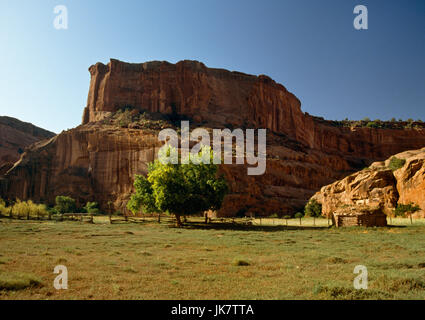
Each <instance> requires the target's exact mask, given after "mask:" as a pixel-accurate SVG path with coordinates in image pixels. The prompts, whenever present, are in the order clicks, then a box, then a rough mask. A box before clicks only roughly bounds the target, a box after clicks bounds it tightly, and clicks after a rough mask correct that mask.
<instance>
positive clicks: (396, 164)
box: [389, 157, 406, 171]
mask: <svg viewBox="0 0 425 320" xmlns="http://www.w3.org/2000/svg"><path fill="white" fill-rule="evenodd" d="M405 163H406V160H405V159H399V158H397V157H392V158H391V160H390V164H389V167H390V169H391V170H392V171H396V170H398V169H400V168H402V167H403V166H404V164H405Z"/></svg>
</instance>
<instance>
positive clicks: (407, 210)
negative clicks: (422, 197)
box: [394, 202, 421, 224]
mask: <svg viewBox="0 0 425 320" xmlns="http://www.w3.org/2000/svg"><path fill="white" fill-rule="evenodd" d="M420 210H421V207H419V206H418V205H416V204H414V203H413V202H411V203H409V204H401V203H399V204H397V208H395V209H394V215H395V216H396V217H399V216H405V215H406V214H408V215H409V217H410V223H411V224H413V220H412V214H413V213H415V212H417V211H420Z"/></svg>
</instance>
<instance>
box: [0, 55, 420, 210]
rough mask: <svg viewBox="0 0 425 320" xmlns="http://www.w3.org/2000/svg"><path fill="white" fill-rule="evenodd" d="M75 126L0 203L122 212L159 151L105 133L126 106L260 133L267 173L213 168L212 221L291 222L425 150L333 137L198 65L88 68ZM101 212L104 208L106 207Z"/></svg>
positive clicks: (258, 84) (13, 178)
mask: <svg viewBox="0 0 425 320" xmlns="http://www.w3.org/2000/svg"><path fill="white" fill-rule="evenodd" d="M89 70H90V73H91V77H92V78H91V83H90V90H89V94H88V101H87V107H86V108H85V110H84V115H83V125H81V126H79V127H77V128H75V129H72V130H69V131H66V132H63V133H61V134H60V135H58V136H57V137H55V138H53V139H51V140H50V141H49V142H43V143H40V144H37V145H34V146H33V147H32V148H31V149H30V150H28V151H27V152H26V153H25V154H24V155H23V157H22V158H21V160H20V161H19V162H17V163H16V164H15V166H14V167H13V169H12V170H10V171H9V172H8V174H7V175H6V180H4V181H3V183H2V184H1V189H0V195H1V196H3V197H6V198H9V199H13V198H16V197H18V198H21V199H27V198H31V199H33V200H35V201H48V202H50V203H52V202H53V200H54V197H55V196H56V195H70V196H73V197H74V198H77V199H78V200H79V202H80V203H83V204H84V202H86V201H98V202H99V203H100V204H101V207H102V208H103V209H105V210H121V211H123V210H125V205H126V201H127V200H128V199H129V196H130V192H131V190H132V183H133V179H134V174H143V173H145V172H146V164H147V162H149V161H152V160H153V159H154V156H155V155H156V153H157V149H158V148H159V146H160V144H158V141H157V134H158V131H157V130H156V131H155V130H146V129H147V128H146V127H144V126H143V125H133V124H130V125H123V126H122V125H121V126H116V125H113V124H111V122H110V121H111V119H110V117H111V116H112V115H113V114H114V112H116V111H117V110H120V109H121V108H123V107H125V106H131V107H132V108H135V110H133V111H134V112H135V113H137V112H138V111H141V110H147V111H149V112H156V113H158V112H159V113H161V114H163V115H168V118H170V119H177V118H178V117H179V116H185V117H189V118H191V119H192V122H191V126H192V124H193V126H195V125H202V126H204V127H210V128H211V127H212V128H222V127H230V128H237V127H241V128H267V129H269V131H268V137H267V143H268V146H267V170H266V173H265V175H263V176H247V174H246V172H247V171H246V167H244V166H239V165H230V166H227V165H223V166H222V167H221V171H222V172H223V173H224V174H225V175H226V177H227V179H228V181H229V184H230V187H231V193H230V194H229V195H228V196H227V197H226V198H225V203H224V206H223V208H222V210H221V211H220V213H219V214H220V215H235V214H236V213H238V212H239V213H243V212H255V213H257V214H264V215H266V214H273V213H282V214H283V213H285V214H287V213H293V212H294V211H296V210H299V209H300V208H301V207H303V205H304V204H305V202H306V201H307V200H308V199H309V198H310V197H311V196H312V195H313V194H314V193H315V192H316V191H317V190H319V189H320V188H321V187H322V186H323V185H327V184H329V183H331V182H334V181H336V180H338V179H341V178H343V177H344V176H346V175H348V174H350V173H352V172H355V171H357V170H359V169H361V168H363V167H364V166H366V165H369V164H371V163H372V162H373V161H376V160H383V159H385V158H387V157H388V156H390V155H391V154H395V153H398V152H400V151H404V150H408V149H417V148H420V147H423V146H425V130H424V129H406V130H392V129H385V130H384V129H372V128H353V129H351V128H344V127H335V126H332V125H331V122H327V121H319V120H317V119H316V118H314V117H312V116H310V115H308V114H304V113H303V112H302V111H301V108H300V102H299V100H298V99H297V98H296V97H295V96H294V95H293V94H291V93H290V92H288V91H287V90H286V89H285V88H284V87H283V86H282V85H280V84H277V83H276V82H274V81H273V80H271V79H270V78H268V77H266V76H258V77H257V76H252V75H246V74H242V73H239V72H230V71H226V70H221V69H210V68H207V67H205V65H203V64H202V63H200V62H195V61H182V62H179V63H177V64H170V63H167V62H149V63H143V64H128V63H123V62H120V61H117V60H111V62H110V63H109V64H108V65H103V64H101V63H98V64H96V65H94V66H92V67H90V69H89ZM108 202H111V203H108Z"/></svg>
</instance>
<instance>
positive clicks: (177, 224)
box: [175, 213, 183, 228]
mask: <svg viewBox="0 0 425 320" xmlns="http://www.w3.org/2000/svg"><path fill="white" fill-rule="evenodd" d="M175 216H176V226H177V227H178V228H180V227H182V226H183V223H182V221H181V220H180V215H179V214H177V213H176V214H175Z"/></svg>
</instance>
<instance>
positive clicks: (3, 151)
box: [0, 116, 55, 175]
mask: <svg viewBox="0 0 425 320" xmlns="http://www.w3.org/2000/svg"><path fill="white" fill-rule="evenodd" d="M54 135H55V134H54V133H53V132H50V131H47V130H44V129H41V128H39V127H36V126H34V125H32V124H31V123H27V122H22V121H19V120H18V119H15V118H11V117H4V116H1V117H0V175H1V174H4V173H5V172H6V171H7V170H8V169H10V168H11V167H12V166H13V163H14V162H16V161H17V160H18V159H19V158H20V156H21V154H22V153H23V152H24V150H25V148H26V147H28V146H29V145H31V144H33V143H34V142H37V141H39V140H43V139H46V138H51V137H53V136H54Z"/></svg>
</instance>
